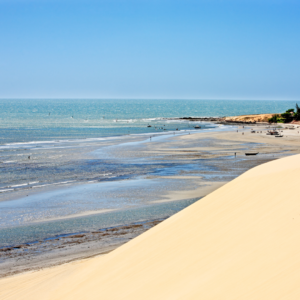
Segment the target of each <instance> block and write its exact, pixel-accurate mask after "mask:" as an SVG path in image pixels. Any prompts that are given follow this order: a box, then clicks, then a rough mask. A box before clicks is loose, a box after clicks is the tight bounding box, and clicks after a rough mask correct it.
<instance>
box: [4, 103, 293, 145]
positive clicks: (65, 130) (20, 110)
mask: <svg viewBox="0 0 300 300" xmlns="http://www.w3.org/2000/svg"><path fill="white" fill-rule="evenodd" d="M294 106H295V102H294V101H242V100H91V99H67V100H66V99H56V100H50V99H41V100H30V99H26V100H25V99H23V100H5V99H2V100H0V144H6V143H17V142H28V141H49V140H50V141H51V140H55V139H77V138H94V137H107V136H120V135H125V134H142V133H151V132H159V131H161V130H163V129H166V131H172V130H175V129H176V128H179V129H188V128H190V127H191V126H192V125H191V124H190V122H177V121H167V120H165V119H164V118H176V117H190V116H194V117H197V116H198V117H218V116H232V115H242V114H256V113H280V112H283V111H285V110H286V109H288V108H291V107H294ZM148 124H150V125H152V127H147V125H148ZM155 127H159V128H160V129H158V128H155ZM161 128H163V129H161Z"/></svg>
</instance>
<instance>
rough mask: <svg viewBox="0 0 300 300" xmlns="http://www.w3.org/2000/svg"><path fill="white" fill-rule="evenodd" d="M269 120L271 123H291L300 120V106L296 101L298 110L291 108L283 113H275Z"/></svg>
mask: <svg viewBox="0 0 300 300" xmlns="http://www.w3.org/2000/svg"><path fill="white" fill-rule="evenodd" d="M268 121H269V123H291V122H292V121H300V107H299V106H298V104H297V103H296V110H295V109H294V108H290V109H288V110H287V111H286V112H284V113H282V114H275V115H273V116H272V117H271V118H270V119H269V120H268Z"/></svg>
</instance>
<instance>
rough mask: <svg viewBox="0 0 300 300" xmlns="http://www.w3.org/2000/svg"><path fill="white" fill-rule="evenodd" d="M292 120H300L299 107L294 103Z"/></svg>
mask: <svg viewBox="0 0 300 300" xmlns="http://www.w3.org/2000/svg"><path fill="white" fill-rule="evenodd" d="M294 120H296V121H299V120H300V107H299V106H298V104H297V103H296V111H295V113H294Z"/></svg>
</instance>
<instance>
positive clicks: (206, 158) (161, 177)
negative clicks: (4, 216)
mask: <svg viewBox="0 0 300 300" xmlns="http://www.w3.org/2000/svg"><path fill="white" fill-rule="evenodd" d="M251 129H255V133H251ZM268 130H269V129H268V126H262V125H256V126H254V127H253V128H252V127H245V128H243V126H239V127H236V128H234V129H231V130H227V131H226V130H225V131H222V132H218V131H214V132H193V133H192V134H189V132H182V133H181V134H179V133H178V135H177V136H176V135H175V136H174V135H173V136H171V137H170V138H168V139H167V140H166V139H164V140H157V141H155V138H153V139H152V141H151V142H150V141H147V143H143V144H142V145H143V151H141V148H138V153H139V156H140V157H145V156H148V157H150V158H151V160H152V163H153V162H154V160H153V158H154V157H158V158H159V160H160V161H162V160H164V161H171V160H172V161H173V162H175V161H176V166H177V167H176V168H177V171H176V172H174V171H172V172H170V169H163V170H164V171H162V172H160V173H158V174H155V175H151V176H149V175H148V176H147V177H146V178H145V179H143V180H142V181H137V183H135V181H134V180H133V181H132V183H130V181H126V180H125V181H124V184H125V185H127V184H128V183H130V184H131V186H132V187H131V188H130V189H129V190H128V193H134V189H135V186H136V184H138V185H137V186H141V184H142V186H143V185H145V187H146V186H147V187H148V188H149V184H150V183H151V182H154V183H153V184H154V185H153V188H155V189H158V188H159V186H160V185H162V186H163V187H164V188H165V187H167V186H168V184H170V183H171V182H173V183H174V182H175V183H180V185H178V184H177V186H176V187H174V184H172V185H171V186H170V188H169V190H160V189H158V190H157V198H155V196H154V195H155V194H154V193H151V201H150V202H147V206H146V207H145V209H146V210H143V209H144V208H143V207H144V206H141V208H138V206H137V209H131V210H128V209H125V210H120V213H119V214H120V217H117V216H118V215H117V211H116V210H114V209H112V210H110V211H93V212H87V213H86V215H81V216H77V215H70V216H69V217H68V218H67V219H66V218H63V219H62V220H61V221H59V220H53V221H51V220H50V221H46V222H45V221H44V222H43V221H42V222H38V223H36V225H29V226H35V227H33V229H34V231H33V232H35V235H36V232H37V230H39V228H40V227H41V226H47V227H48V228H51V227H53V226H54V225H55V224H57V223H58V222H61V224H62V225H61V226H62V227H63V228H64V227H65V228H66V229H63V230H64V231H63V233H67V234H59V232H60V231H58V229H55V230H56V231H53V233H51V232H49V234H48V236H47V235H46V239H43V236H45V234H44V229H43V230H42V231H41V232H42V234H41V236H40V238H39V239H38V243H35V242H34V243H28V242H29V241H30V239H32V238H31V237H30V236H28V238H24V237H26V234H28V233H26V234H25V235H24V236H23V240H24V242H22V240H20V242H18V244H14V245H11V244H9V243H8V244H7V246H6V247H5V246H4V247H2V251H0V259H1V272H0V276H9V275H13V274H18V273H20V272H25V271H31V270H38V269H41V268H45V267H51V266H55V265H59V264H63V263H67V262H70V261H74V260H79V259H83V258H87V257H91V256H96V255H99V254H104V253H107V252H110V251H111V250H113V249H115V248H117V247H119V246H121V245H122V244H124V243H127V242H128V241H130V240H131V239H133V238H135V237H136V236H138V235H140V234H141V233H143V232H145V231H146V230H149V229H150V228H152V227H153V226H154V225H156V224H158V223H160V222H161V221H163V220H165V219H166V218H168V217H169V216H170V215H172V214H174V213H176V212H177V211H179V210H181V209H183V208H184V207H185V206H186V205H190V204H192V203H194V202H195V201H197V200H198V199H200V198H202V197H204V196H206V195H207V194H209V193H211V192H212V191H214V190H216V189H218V188H219V187H221V186H222V185H224V184H225V183H227V182H229V181H230V180H232V179H234V178H235V177H237V176H238V175H240V174H242V173H243V172H245V171H247V170H248V169H251V168H253V167H255V166H257V165H260V164H263V163H265V162H268V161H272V160H274V159H277V158H281V157H284V156H287V155H292V154H297V153H299V150H298V149H299V144H300V136H299V134H298V131H297V130H290V129H282V130H283V133H282V134H283V135H284V137H283V138H280V139H278V138H275V137H274V136H268V135H266V132H267V131H268ZM134 147H136V145H135V146H134ZM128 149H129V148H128ZM132 151H133V152H132ZM247 151H252V152H259V154H258V155H257V156H249V157H248V156H245V152H247ZM126 153H127V155H128V156H132V155H133V153H137V152H136V149H135V150H133V149H132V150H131V151H129V150H128V151H127V152H126ZM234 154H236V156H235V155H234ZM199 162H200V165H199ZM178 164H179V166H181V167H180V168H179V169H178ZM185 165H188V166H193V168H191V167H188V168H186V167H184V166H185ZM197 166H198V167H197ZM199 167H200V169H199ZM165 172H167V173H165ZM199 173H201V175H200V174H199ZM113 186H114V188H117V186H116V185H115V184H113ZM100 187H101V185H99V188H100ZM124 187H125V186H124ZM96 188H98V187H96ZM70 189H72V187H70ZM75 191H76V192H77V191H78V189H75ZM84 191H85V192H87V191H88V190H84ZM189 199H191V200H189ZM193 199H194V200H193ZM149 200H150V199H149ZM162 205H163V206H162ZM144 211H145V212H147V213H146V214H145V213H144ZM158 211H159V213H158ZM123 212H124V214H123V215H126V218H125V219H124V217H123V215H122V213H123ZM130 214H132V217H130V218H129V216H130ZM104 216H105V217H106V216H107V219H108V220H115V221H114V223H111V221H110V222H109V223H103V224H104V225H103V226H101V225H100V224H101V222H100V223H99V221H98V220H101V219H103V217H104ZM118 218H119V221H118ZM82 220H84V221H85V223H84V224H86V225H81V223H80V222H82ZM90 220H91V221H92V222H91V221H90ZM75 221H76V222H77V223H76V222H75ZM53 222H54V223H53ZM70 222H72V224H74V225H72V227H66V224H68V223H70ZM87 222H88V223H87ZM94 223H95V224H97V225H96V227H95V225H93V227H91V225H90V224H94ZM59 224H60V223H59ZM105 224H109V226H108V225H105ZM23 228H24V230H28V229H26V228H27V227H26V226H25V227H23ZM28 228H31V227H28ZM41 228H43V227H41ZM55 228H56V227H55ZM72 228H75V230H74V229H72ZM80 228H82V229H80ZM113 228H115V229H113ZM124 228H125V229H124ZM12 229H13V228H12ZM12 229H11V230H9V231H7V232H8V234H9V235H10V237H12V236H14V233H13V232H14V231H12ZM112 229H113V230H112ZM72 230H73V232H72ZM31 231H32V229H31ZM16 232H17V233H16V234H18V232H19V227H16ZM55 232H57V234H55ZM24 233H25V232H24ZM18 236H19V235H17V237H18ZM33 237H34V236H33ZM47 237H49V238H47ZM7 238H8V235H7V237H6V240H8V239H7ZM33 241H34V239H33Z"/></svg>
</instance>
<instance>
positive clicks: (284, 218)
mask: <svg viewBox="0 0 300 300" xmlns="http://www.w3.org/2000/svg"><path fill="white" fill-rule="evenodd" d="M227 138H229V137H227ZM232 138H233V139H234V140H236V138H235V137H232ZM271 144H272V143H271ZM272 145H273V144H272ZM293 145H294V143H293ZM299 165H300V155H294V156H289V157H285V158H282V159H278V160H275V161H271V162H269V163H266V164H262V165H261V166H258V167H255V168H253V169H251V170H250V171H248V172H246V173H244V174H243V175H241V176H239V177H238V178H236V179H235V180H232V181H231V182H229V183H227V184H226V185H224V186H222V187H221V188H219V189H217V190H216V191H214V192H212V193H210V194H209V195H208V196H206V197H205V198H203V199H202V200H201V201H198V202H196V203H195V204H193V205H191V206H189V207H188V208H186V209H184V210H182V211H181V212H179V213H177V214H175V215H174V216H172V217H171V218H169V219H167V220H165V221H164V222H161V223H160V224H158V225H157V226H155V227H154V228H152V229H151V230H149V231H147V232H146V233H144V234H142V235H140V236H139V237H137V238H135V239H133V240H131V241H130V242H128V243H126V244H125V245H123V246H121V247H119V248H118V249H116V250H115V251H112V252H111V253H109V254H107V255H103V256H98V257H94V258H90V259H87V260H82V261H78V262H72V263H69V264H65V265H62V266H57V267H53V268H48V269H44V270H41V271H38V272H29V273H25V274H21V275H18V276H12V277H9V278H4V279H1V280H0V285H1V290H0V297H1V299H5V300H14V299H18V300H20V299H23V300H27V299H30V300H35V299H41V298H42V299H44V300H47V299H49V300H50V299H51V300H68V299H72V300H76V299H90V300H93V299H99V298H101V299H124V300H125V299H130V300H134V299H162V300H165V299H228V300H229V299H244V300H248V299H249V300H250V299H251V300H252V299H278V300H279V299H293V300H296V299H299V297H300V288H299V276H300V268H299V264H300V257H299V253H300V251H299V250H300V243H299V226H298V225H299V222H300V218H299V209H300V204H299V197H298V194H297V190H298V186H299V176H298V175H299V170H300V168H299Z"/></svg>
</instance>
